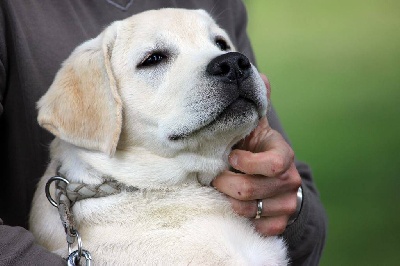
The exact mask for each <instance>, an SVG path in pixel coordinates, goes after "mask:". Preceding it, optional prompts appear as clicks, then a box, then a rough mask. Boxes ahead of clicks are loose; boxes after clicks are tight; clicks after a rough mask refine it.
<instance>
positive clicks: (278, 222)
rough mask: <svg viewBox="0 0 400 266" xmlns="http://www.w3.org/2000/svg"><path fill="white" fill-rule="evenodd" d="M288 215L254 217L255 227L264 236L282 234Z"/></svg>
mask: <svg viewBox="0 0 400 266" xmlns="http://www.w3.org/2000/svg"><path fill="white" fill-rule="evenodd" d="M288 220H289V216H287V215H282V216H274V217H261V218H260V219H254V220H253V222H254V226H255V229H256V230H257V231H258V232H259V233H261V234H263V235H265V236H276V235H280V234H282V233H283V232H284V231H285V229H286V226H287V222H288Z"/></svg>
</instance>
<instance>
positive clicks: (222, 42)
mask: <svg viewBox="0 0 400 266" xmlns="http://www.w3.org/2000/svg"><path fill="white" fill-rule="evenodd" d="M215 44H216V45H217V46H218V48H219V49H221V50H222V51H228V50H229V49H231V47H230V46H229V45H228V44H227V43H226V41H225V40H224V39H221V38H217V39H215Z"/></svg>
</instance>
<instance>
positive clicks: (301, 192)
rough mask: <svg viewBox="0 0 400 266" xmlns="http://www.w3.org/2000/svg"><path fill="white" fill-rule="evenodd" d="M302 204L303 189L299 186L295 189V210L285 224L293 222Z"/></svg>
mask: <svg viewBox="0 0 400 266" xmlns="http://www.w3.org/2000/svg"><path fill="white" fill-rule="evenodd" d="M302 205H303V189H302V188H301V186H300V187H299V189H298V190H297V204H296V211H295V212H294V213H293V214H292V215H291V216H290V218H289V220H288V223H287V226H289V225H291V224H293V223H294V222H295V221H296V220H297V218H298V217H299V215H300V212H301V207H302Z"/></svg>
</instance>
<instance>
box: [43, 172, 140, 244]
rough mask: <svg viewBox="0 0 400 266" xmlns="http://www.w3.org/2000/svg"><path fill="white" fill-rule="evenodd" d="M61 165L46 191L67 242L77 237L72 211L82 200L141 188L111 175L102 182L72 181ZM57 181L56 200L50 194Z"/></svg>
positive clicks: (70, 242)
mask: <svg viewBox="0 0 400 266" xmlns="http://www.w3.org/2000/svg"><path fill="white" fill-rule="evenodd" d="M60 168H61V166H59V167H58V168H57V173H56V176H53V177H52V178H50V179H49V180H48V181H47V184H46V187H45V190H46V191H45V192H46V197H47V199H48V200H49V201H50V203H51V204H52V205H53V206H55V207H56V208H57V209H58V213H59V215H60V219H61V222H62V224H63V226H64V229H65V232H66V234H67V242H68V243H69V244H72V243H73V242H74V241H75V237H76V231H77V230H76V228H75V219H74V214H73V211H72V206H73V205H74V204H75V203H76V202H77V201H80V200H84V199H88V198H100V197H106V196H111V195H115V194H119V193H121V192H123V191H126V192H134V191H137V190H139V188H137V187H133V186H126V185H124V184H122V183H119V182H117V181H115V180H110V177H107V178H104V179H105V181H104V182H103V183H101V184H96V185H93V184H85V183H71V182H70V181H68V179H67V178H65V176H64V175H62V174H61V173H60V171H59V170H60ZM52 182H54V183H55V188H56V191H55V200H54V199H53V198H52V197H51V195H50V185H51V183H52Z"/></svg>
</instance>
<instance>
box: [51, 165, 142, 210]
mask: <svg viewBox="0 0 400 266" xmlns="http://www.w3.org/2000/svg"><path fill="white" fill-rule="evenodd" d="M59 169H60V167H58V169H57V176H58V177H61V178H62V179H64V180H65V181H64V182H60V181H57V182H56V199H59V195H58V194H60V193H61V194H63V196H64V197H66V198H67V199H68V200H69V201H70V202H71V205H73V204H74V203H75V202H77V201H80V200H84V199H88V198H101V197H106V196H111V195H115V194H119V193H121V192H123V191H126V192H134V191H137V190H139V188H137V187H133V186H126V185H124V184H122V183H119V182H117V181H116V180H112V179H110V177H107V178H104V180H105V181H104V182H103V183H101V184H85V183H74V182H70V181H69V180H68V179H67V178H66V177H65V176H64V175H62V174H61V173H60V171H59Z"/></svg>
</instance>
